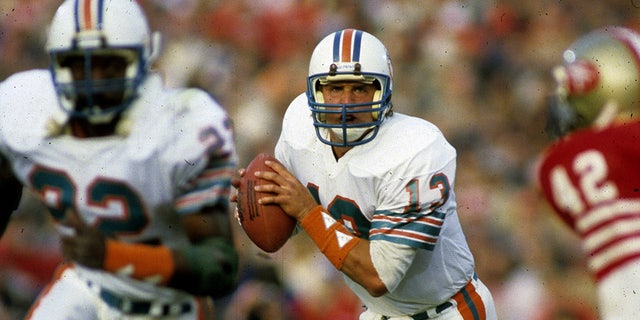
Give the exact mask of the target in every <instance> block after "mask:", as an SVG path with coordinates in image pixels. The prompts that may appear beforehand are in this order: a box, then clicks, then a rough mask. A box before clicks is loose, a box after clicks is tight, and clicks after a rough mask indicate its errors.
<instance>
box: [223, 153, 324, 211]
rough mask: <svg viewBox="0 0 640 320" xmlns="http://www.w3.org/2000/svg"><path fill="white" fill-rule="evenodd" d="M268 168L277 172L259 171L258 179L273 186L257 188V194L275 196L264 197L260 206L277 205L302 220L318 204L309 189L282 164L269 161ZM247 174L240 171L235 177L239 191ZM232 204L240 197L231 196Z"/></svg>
mask: <svg viewBox="0 0 640 320" xmlns="http://www.w3.org/2000/svg"><path fill="white" fill-rule="evenodd" d="M265 164H266V165H267V166H269V167H270V168H272V169H273V170H274V171H275V172H267V171H257V172H255V175H256V177H258V178H261V179H264V180H267V181H269V182H271V183H272V184H265V185H260V186H256V191H257V192H271V193H274V194H275V195H274V196H263V197H262V198H261V199H260V200H259V203H260V204H277V205H280V207H281V208H282V209H283V210H284V211H285V213H286V214H287V215H289V216H291V217H292V218H294V219H296V220H300V219H302V217H304V215H305V214H307V213H308V212H309V211H311V209H313V208H314V207H316V206H317V205H318V204H317V203H316V201H315V199H314V198H313V196H312V195H311V193H310V192H309V190H307V188H306V187H305V186H304V185H302V183H300V181H298V179H297V178H296V177H295V176H294V175H293V174H291V173H290V172H289V171H288V170H287V169H286V168H285V167H284V166H283V165H282V164H279V163H276V162H273V161H267V162H265ZM245 173H246V170H245V169H240V170H238V175H237V176H234V178H233V179H232V181H231V184H232V185H233V186H234V187H235V188H236V190H237V189H238V187H239V186H240V179H241V177H242V176H244V174H245ZM231 201H232V202H237V201H238V195H237V194H233V195H232V196H231Z"/></svg>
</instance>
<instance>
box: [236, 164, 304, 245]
mask: <svg viewBox="0 0 640 320" xmlns="http://www.w3.org/2000/svg"><path fill="white" fill-rule="evenodd" d="M267 160H270V161H274V162H278V160H277V159H276V158H274V157H273V156H271V155H269V154H267V153H261V154H259V155H257V156H256V157H255V158H254V159H253V160H251V162H250V163H249V165H248V166H247V168H246V169H245V173H244V175H243V176H242V177H241V179H240V186H239V187H238V202H237V208H238V221H239V222H240V225H241V226H242V229H243V230H244V232H245V233H246V234H247V236H248V237H249V239H251V241H253V243H254V244H255V245H256V246H258V247H259V248H260V249H262V250H264V251H266V252H270V253H272V252H276V251H278V250H279V249H280V248H281V247H282V246H283V245H284V244H285V243H286V242H287V240H288V239H289V237H290V236H291V234H292V233H293V229H294V228H295V226H296V220H295V219H293V218H291V217H290V216H288V215H287V214H286V213H285V212H284V211H283V210H282V208H280V206H279V205H274V204H270V205H261V204H258V199H260V198H261V197H263V196H265V195H268V193H263V192H256V191H255V190H254V187H255V186H258V185H262V184H269V182H268V181H266V180H264V179H258V178H257V177H256V176H255V175H254V173H255V172H256V171H271V172H273V169H271V168H270V167H268V166H267V165H265V163H264V162H265V161H267Z"/></svg>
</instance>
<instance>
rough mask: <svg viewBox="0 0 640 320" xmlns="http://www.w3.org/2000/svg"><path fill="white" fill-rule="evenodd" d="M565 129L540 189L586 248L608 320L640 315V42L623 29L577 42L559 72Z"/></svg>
mask: <svg viewBox="0 0 640 320" xmlns="http://www.w3.org/2000/svg"><path fill="white" fill-rule="evenodd" d="M553 74H554V77H555V79H556V82H557V87H556V92H555V95H554V96H555V99H554V101H556V102H557V103H556V104H554V105H553V108H554V109H552V110H555V111H554V112H553V113H554V114H558V115H565V116H563V117H560V118H559V119H557V122H559V123H560V124H561V125H555V126H553V127H556V128H560V129H565V134H566V135H565V136H562V137H560V138H558V139H557V140H556V141H555V142H554V143H553V144H552V145H551V146H549V147H548V149H547V150H546V151H545V152H544V153H543V154H542V155H541V158H540V162H539V166H538V168H537V179H538V183H539V186H540V188H541V190H542V193H543V194H544V196H545V198H546V199H547V200H548V202H549V203H550V205H551V206H552V207H553V209H554V211H555V213H557V215H558V216H559V217H560V218H561V219H562V220H563V221H564V222H565V223H566V225H567V226H568V227H569V228H570V229H571V230H572V231H573V232H575V234H577V235H578V236H579V237H580V238H581V239H582V243H583V247H584V250H585V254H586V255H585V256H586V259H587V263H588V269H589V271H590V273H591V274H592V276H593V278H594V280H595V282H596V285H597V292H598V300H599V304H600V306H599V312H600V313H601V318H602V319H635V318H637V317H638V315H639V314H640V296H639V295H638V292H639V291H640V192H639V190H640V167H638V163H640V122H638V120H637V119H638V111H640V110H639V109H638V104H639V103H640V87H639V85H638V84H639V83H640V36H639V35H638V34H637V33H635V32H634V31H632V30H630V29H627V28H623V27H617V26H610V27H605V28H602V29H598V30H594V31H592V32H590V33H588V34H586V35H584V36H582V37H581V38H579V39H577V40H576V41H575V42H574V43H573V44H571V46H570V47H569V48H568V49H567V50H566V51H565V52H564V54H563V63H562V64H561V65H559V66H557V67H556V68H555V69H554V73H553Z"/></svg>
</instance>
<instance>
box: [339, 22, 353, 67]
mask: <svg viewBox="0 0 640 320" xmlns="http://www.w3.org/2000/svg"><path fill="white" fill-rule="evenodd" d="M352 38H353V29H347V30H344V31H343V32H342V60H341V61H342V62H349V61H351V40H352Z"/></svg>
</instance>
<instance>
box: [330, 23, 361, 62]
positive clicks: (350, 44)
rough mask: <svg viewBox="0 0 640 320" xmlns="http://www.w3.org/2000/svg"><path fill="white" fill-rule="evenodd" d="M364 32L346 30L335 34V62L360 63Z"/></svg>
mask: <svg viewBox="0 0 640 320" xmlns="http://www.w3.org/2000/svg"><path fill="white" fill-rule="evenodd" d="M361 44H362V31H360V30H354V29H346V30H342V31H338V32H336V33H335V35H334V38H333V61H334V62H351V61H360V48H361Z"/></svg>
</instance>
